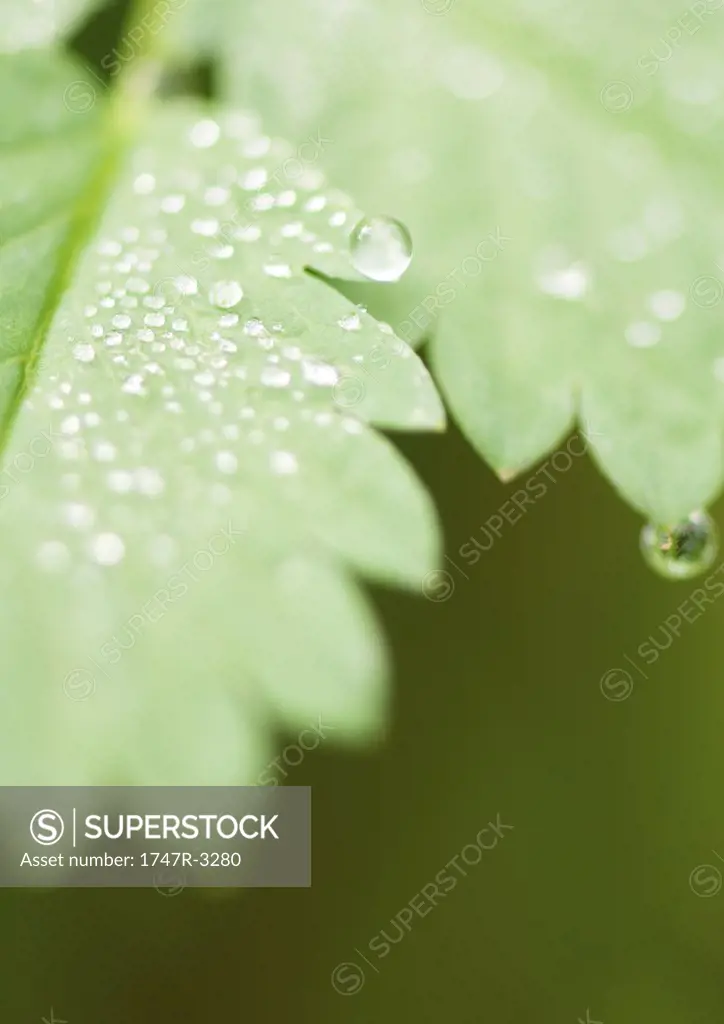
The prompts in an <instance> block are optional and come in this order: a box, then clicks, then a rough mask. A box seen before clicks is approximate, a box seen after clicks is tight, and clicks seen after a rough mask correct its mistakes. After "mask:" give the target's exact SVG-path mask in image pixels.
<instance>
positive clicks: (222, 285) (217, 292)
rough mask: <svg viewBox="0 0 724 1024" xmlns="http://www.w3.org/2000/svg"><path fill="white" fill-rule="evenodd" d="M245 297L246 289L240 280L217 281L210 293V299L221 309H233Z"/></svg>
mask: <svg viewBox="0 0 724 1024" xmlns="http://www.w3.org/2000/svg"><path fill="white" fill-rule="evenodd" d="M243 297H244V289H243V288H242V287H241V285H240V284H239V282H238V281H217V282H216V284H214V285H213V286H212V288H211V291H210V293H209V300H210V301H211V302H212V303H213V305H214V306H219V307H220V308H221V309H233V307H234V306H238V304H239V303H240V302H241V300H242V298H243Z"/></svg>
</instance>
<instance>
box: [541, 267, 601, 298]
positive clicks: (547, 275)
mask: <svg viewBox="0 0 724 1024" xmlns="http://www.w3.org/2000/svg"><path fill="white" fill-rule="evenodd" d="M590 283H591V279H590V275H589V273H588V270H587V268H586V267H585V265H584V264H582V263H574V264H572V265H571V266H570V267H563V268H561V269H556V270H546V271H544V272H543V273H542V274H540V275H539V277H538V285H539V287H540V289H541V291H543V292H545V293H546V294H547V295H553V296H555V297H556V298H557V299H567V300H568V301H569V302H574V301H576V300H577V299H582V298H583V297H584V296H585V295H586V292H587V291H588V289H589V286H590Z"/></svg>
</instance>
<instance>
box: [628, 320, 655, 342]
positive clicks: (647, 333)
mask: <svg viewBox="0 0 724 1024" xmlns="http://www.w3.org/2000/svg"><path fill="white" fill-rule="evenodd" d="M625 333H626V341H627V342H628V343H629V345H633V347H634V348H651V346H652V345H655V344H656V343H657V342H658V340H659V339H660V338H661V328H660V327H659V326H658V324H652V323H649V321H648V320H642V321H640V323H634V324H629V325H628V327H627V328H626V332H625Z"/></svg>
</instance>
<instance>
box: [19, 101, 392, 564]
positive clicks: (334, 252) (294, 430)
mask: <svg viewBox="0 0 724 1024" xmlns="http://www.w3.org/2000/svg"><path fill="white" fill-rule="evenodd" d="M175 131H176V132H177V133H180V134H181V136H182V137H184V138H185V146H186V150H185V152H186V153H187V154H188V153H189V152H193V154H194V157H195V158H194V159H193V160H189V161H188V166H186V165H185V163H184V160H183V159H179V160H178V162H177V164H176V165H175V166H174V165H173V164H169V163H168V158H167V157H166V158H165V159H164V152H163V150H164V146H163V145H158V143H156V145H154V147H153V148H149V150H148V151H146V150H144V149H143V148H141V149H140V150H139V152H138V154H137V155H136V161H135V166H134V167H133V169H132V172H131V174H130V177H129V180H128V183H127V187H126V189H125V194H123V195H120V196H119V197H118V198H117V200H116V201H115V202H114V204H113V206H112V208H111V211H110V213H109V216H108V218H107V219H106V220H105V222H104V224H103V226H102V229H101V234H100V236H99V239H98V241H97V242H96V244H95V245H94V247H93V250H92V251H91V252H90V253H89V255H88V256H87V258H85V259H84V261H83V263H82V265H81V268H80V273H79V275H78V278H77V280H76V282H75V285H74V289H73V291H72V293H71V296H70V297H69V298H68V300H67V301H66V302H64V304H63V305H62V306H61V309H60V310H59V313H58V315H57V317H56V320H55V322H54V325H53V329H52V332H51V336H50V337H49V339H48V342H47V344H46V349H45V352H44V355H43V359H42V361H41V365H40V369H39V373H38V377H37V381H38V383H37V386H36V387H35V389H34V393H33V394H32V396H31V397H30V399H29V400H28V402H27V403H26V405H27V406H29V411H27V415H32V416H33V417H34V422H35V424H36V425H37V422H38V412H39V411H44V412H45V414H46V415H47V411H48V410H50V412H51V414H52V417H53V422H54V423H55V424H57V426H56V434H57V435H58V436H59V437H60V440H59V442H58V443H57V444H56V446H55V451H57V454H58V455H59V456H60V458H59V459H58V460H55V462H54V465H55V466H56V468H57V473H59V474H60V481H59V484H60V486H59V487H58V486H57V484H58V481H57V476H56V480H55V482H54V484H55V486H53V484H52V483H51V485H50V486H49V488H48V490H49V492H50V493H56V494H57V492H58V491H60V493H61V494H62V495H63V501H62V505H61V507H60V509H57V507H56V506H57V497H56V500H55V501H54V502H51V505H50V507H51V509H53V510H54V513H53V518H52V520H51V522H50V523H48V526H49V527H51V526H52V535H50V536H47V537H45V539H43V540H42V542H41V543H40V545H39V547H38V548H37V550H36V559H37V562H38V563H39V564H40V566H41V567H42V568H43V569H44V570H48V571H60V570H64V569H66V568H67V567H69V566H74V565H76V564H78V562H82V561H83V558H82V555H83V554H85V555H86V556H89V557H90V561H91V563H95V564H97V565H101V566H112V565H116V564H118V563H120V562H121V561H122V560H123V559H124V557H127V555H128V552H127V539H126V534H127V533H130V532H133V534H134V543H135V541H136V539H137V536H138V533H139V531H140V532H141V533H145V534H146V535H147V541H148V544H147V548H146V550H145V552H143V553H142V557H146V558H150V560H151V561H154V562H157V563H160V564H170V563H171V561H172V559H173V558H174V557H175V556H176V555H177V553H178V552H177V547H178V545H177V544H176V540H175V537H174V532H175V531H174V528H173V526H172V525H171V524H169V523H168V521H167V519H168V509H169V507H170V508H184V507H185V506H186V503H193V504H194V507H195V510H196V511H198V508H199V506H200V505H202V504H203V503H206V504H209V503H210V504H211V505H212V506H217V507H218V506H223V505H228V504H229V503H230V502H231V498H232V491H231V487H232V486H234V485H236V486H240V487H244V486H247V485H248V489H249V490H250V491H253V486H252V485H254V486H257V487H258V486H260V485H261V486H266V487H269V486H270V481H273V480H274V479H276V480H281V479H282V478H287V479H288V478H292V477H294V476H296V475H297V474H299V473H300V472H301V469H302V466H301V463H302V461H303V456H302V454H301V453H300V451H298V450H296V449H297V447H298V446H297V445H296V437H297V434H298V433H300V432H301V433H304V432H305V431H306V432H307V433H308V432H309V431H310V430H314V429H317V430H323V431H326V432H327V434H328V435H329V438H328V439H327V440H321V439H320V440H321V443H327V444H332V445H333V444H335V443H337V444H338V443H340V441H341V438H342V437H343V436H344V437H346V438H347V442H345V443H349V442H350V441H351V438H352V437H353V436H354V435H358V434H360V433H362V431H363V429H364V428H363V427H362V425H361V423H360V422H359V421H358V420H357V419H355V418H353V416H351V415H345V414H340V410H339V409H335V408H334V403H333V399H332V396H333V392H334V389H335V386H336V385H337V384H338V382H339V370H338V369H337V368H335V366H334V365H332V363H331V362H330V361H328V359H326V358H324V357H323V356H322V355H320V354H319V351H318V349H319V345H318V343H317V342H315V333H314V331H313V330H311V329H310V328H311V327H313V325H311V324H310V323H309V313H308V312H307V311H306V310H305V307H304V301H305V299H304V289H305V288H310V287H312V283H310V281H309V279H308V278H307V277H305V275H304V273H303V268H304V266H305V265H309V264H312V263H319V261H320V260H321V261H323V260H324V259H325V258H329V259H330V260H332V263H331V264H329V266H330V267H331V268H332V269H334V268H335V267H336V268H337V269H338V270H339V269H343V268H344V266H345V265H348V261H349V253H348V247H347V236H348V235H349V232H350V229H351V227H352V226H353V223H354V222H353V221H351V220H350V218H351V217H352V216H354V211H353V208H352V206H351V204H350V202H349V200H347V198H346V197H345V196H342V195H341V194H338V193H333V192H329V191H326V192H324V191H322V190H321V186H322V185H323V180H322V178H321V175H320V173H319V171H318V170H317V168H316V167H314V166H305V165H304V163H303V161H301V160H299V159H296V160H295V159H294V157H293V155H292V157H290V156H289V154H288V151H287V150H285V149H283V148H281V144H277V143H273V142H272V140H270V139H269V138H268V137H266V136H264V135H262V134H260V133H259V131H258V128H257V126H256V124H255V122H254V120H253V119H252V118H250V117H249V116H247V115H238V116H235V117H228V118H227V119H226V120H225V121H224V123H220V122H218V121H215V120H211V119H202V120H199V121H196V122H195V123H191V124H189V123H188V121H187V122H186V123H185V125H179V124H176V125H175ZM173 143H174V144H175V145H178V139H174V140H173ZM171 144H172V143H171V141H169V146H170V145H171ZM204 157H206V158H205V159H204ZM280 167H281V168H286V170H287V171H288V170H289V169H290V168H291V169H293V170H294V175H293V179H294V180H293V181H290V180H288V178H289V174H288V173H287V174H285V173H280V170H279V168H280ZM131 211H132V213H130V216H131V217H132V219H131V220H130V222H129V212H131ZM187 253H191V254H192V255H191V256H190V257H188V258H186V257H185V256H184V255H179V254H187ZM334 261H336V262H334ZM322 265H323V266H324V264H322ZM264 282H266V283H265V284H264ZM260 285H262V286H263V288H262V290H263V291H264V293H265V295H266V298H267V300H268V301H269V305H270V307H271V308H273V309H274V310H275V315H274V316H269V315H267V314H266V313H265V311H264V304H263V303H262V304H261V305H260V306H257V304H256V303H255V299H254V289H255V287H256V288H257V289H258V288H259V287H260ZM313 285H314V287H315V288H317V289H319V288H321V287H323V286H321V285H320V284H319V282H313ZM285 289H287V290H289V292H288V297H287V292H286V291H285ZM81 292H84V293H85V294H86V296H87V295H88V294H93V296H94V297H93V299H92V300H91V301H89V302H87V304H86V305H84V306H82V307H80V308H78V305H77V302H76V301H75V300H74V299H73V295H75V294H77V293H81ZM315 294H316V293H315ZM332 295H333V301H332V297H331V296H330V297H329V299H328V307H327V308H328V309H331V310H333V311H334V314H333V317H332V318H331V321H330V322H329V323H328V324H326V325H325V330H326V332H327V335H328V334H329V330H330V328H332V329H334V346H333V347H334V350H335V358H336V359H337V362H338V364H339V355H340V353H341V352H343V353H344V358H343V360H342V362H343V363H344V365H345V366H355V365H360V364H362V365H364V364H365V362H366V361H367V360H368V358H369V352H370V349H371V348H372V347H373V346H374V345H377V346H379V343H380V338H381V337H384V336H387V337H388V338H389V337H390V336H391V335H392V332H391V329H390V328H389V327H387V325H381V326H380V325H376V326H374V328H373V327H372V321H370V320H369V318H366V317H365V311H364V310H363V309H362V308H359V307H355V306H352V305H351V304H350V303H347V302H345V300H344V299H343V298H342V297H341V296H339V295H336V294H334V293H332ZM312 300H314V295H312ZM309 305H310V307H311V306H313V305H314V302H313V301H312V303H310V304H309ZM277 311H279V312H278V315H277ZM317 315H318V313H317V309H316V308H315V316H317ZM322 315H323V316H324V315H325V314H324V312H322ZM326 315H327V316H329V314H328V313H327V314H326ZM69 338H70V339H71V342H70V350H71V351H70V354H71V359H70V360H69V359H68V344H69V342H68V339H69ZM392 341H394V351H395V352H396V354H397V355H398V356H402V357H403V358H408V357H409V356H410V350H409V349H407V347H406V346H401V345H400V343H399V342H398V340H397V339H394V338H392ZM138 403H141V404H142V405H143V408H139V407H138ZM187 423H188V424H190V425H188V426H187ZM335 438H336V440H335ZM318 443H319V442H318ZM169 447H170V448H171V458H169V454H168V449H169ZM306 450H307V449H306V448H305V451H306ZM242 451H243V460H242V459H241V458H240V452H242ZM161 456H163V458H161ZM242 462H243V465H242ZM99 474H100V476H101V485H100V487H99V486H98V482H97V481H98V477H99ZM262 478H263V479H262ZM260 481H261V483H260ZM272 485H273V484H272ZM99 492H100V493H101V494H105V498H103V499H102V500H97V499H96V501H95V502H94V501H92V500H91V499H90V498H89V497H88V495H90V494H93V495H98V494H99ZM161 495H165V496H166V498H167V499H168V500H166V501H164V502H161V503H159V504H160V506H161V507H160V508H159V510H158V512H157V513H154V508H153V499H157V498H159V496H161ZM139 501H141V502H143V505H142V507H141V506H139V504H138V502H139ZM217 510H218V509H217ZM86 561H87V557H86Z"/></svg>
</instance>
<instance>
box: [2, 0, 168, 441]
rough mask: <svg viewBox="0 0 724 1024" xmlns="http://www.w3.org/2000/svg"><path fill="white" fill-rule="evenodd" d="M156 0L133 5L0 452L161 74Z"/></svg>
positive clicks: (10, 406) (4, 421)
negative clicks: (126, 45) (123, 58)
mask: <svg viewBox="0 0 724 1024" xmlns="http://www.w3.org/2000/svg"><path fill="white" fill-rule="evenodd" d="M158 7H159V3H158V0H136V2H135V3H134V4H133V5H132V7H131V11H130V15H129V18H128V21H127V23H126V27H125V29H124V32H123V37H122V38H123V39H124V40H127V41H128V42H130V43H131V44H132V46H133V47H134V52H133V55H132V57H131V59H130V60H129V61H128V63H127V64H125V65H124V67H123V69H122V70H121V72H120V74H119V75H118V77H117V79H116V81H115V84H114V86H113V88H112V91H111V94H110V96H109V97H108V100H107V110H106V115H105V121H104V127H103V139H102V144H101V147H100V156H99V159H98V162H97V163H96V165H95V167H94V168H93V169H92V170H91V173H90V175H89V178H88V182H87V184H86V187H85V188H84V189H83V190H82V191H81V193H80V195H79V200H78V205H77V207H76V209H75V211H74V213H73V216H72V217H71V219H70V224H69V228H68V233H67V235H66V239H65V242H64V244H63V245H62V246H61V248H60V251H59V254H58V263H57V269H56V273H55V275H54V277H53V279H52V281H51V283H50V286H49V288H48V294H47V296H46V299H45V302H44V304H43V306H42V308H41V310H40V313H39V315H38V319H37V322H36V327H35V331H34V334H33V337H32V339H31V341H30V344H29V346H28V351H27V354H26V355H25V356H24V367H23V370H22V374H21V375H20V377H19V380H18V382H17V385H16V387H15V393H14V395H13V399H12V401H11V402H10V403H9V404H8V407H7V411H6V413H5V415H4V417H3V418H2V421H1V422H0V452H2V451H4V450H5V449H6V448H7V444H8V441H9V438H10V436H11V433H12V427H13V424H14V423H15V420H16V418H17V416H18V413H19V411H20V408H21V406H22V404H23V401H24V399H25V396H26V395H27V394H28V392H29V390H30V388H31V387H32V384H33V381H34V379H35V373H36V369H37V366H38V363H39V361H40V355H41V352H42V349H43V345H44V343H45V340H46V337H47V334H48V331H49V330H50V327H51V325H52V322H53V319H54V317H55V314H56V312H57V310H58V307H59V305H60V303H61V301H62V298H63V295H64V294H65V292H66V291H67V289H68V288H69V287H70V284H71V282H72V279H73V275H74V273H75V270H76V266H77V264H78V260H79V259H80V257H81V255H82V253H83V251H84V249H85V247H86V245H87V243H88V240H89V239H90V238H91V236H92V234H93V232H94V230H95V228H96V227H97V225H98V222H99V220H100V217H101V214H102V212H103V208H104V206H105V203H106V200H107V198H108V196H109V195H110V193H111V190H112V188H113V183H114V181H115V179H116V177H117V175H118V172H119V170H120V167H121V165H122V162H123V158H124V156H125V153H126V152H127V150H128V149H129V148H130V147H131V146H132V144H133V142H134V141H135V139H136V137H137V136H138V133H139V131H140V128H141V126H142V124H143V121H144V118H145V114H146V112H147V110H148V107H149V105H150V103H151V101H152V99H153V96H154V94H155V92H156V88H157V86H158V83H159V81H160V78H161V75H162V73H163V70H164V64H163V59H162V57H161V49H160V46H159V39H160V37H161V35H162V33H161V32H159V31H154V30H153V27H152V26H153V18H154V15H155V13H156V11H157V8H158Z"/></svg>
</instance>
